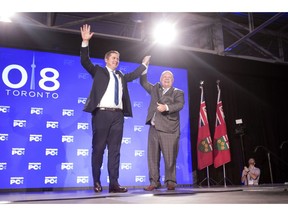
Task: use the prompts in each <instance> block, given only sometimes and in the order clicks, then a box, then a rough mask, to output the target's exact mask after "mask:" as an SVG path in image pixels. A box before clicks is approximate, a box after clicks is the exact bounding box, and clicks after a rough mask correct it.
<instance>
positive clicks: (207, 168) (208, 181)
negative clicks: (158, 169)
mask: <svg viewBox="0 0 288 216" xmlns="http://www.w3.org/2000/svg"><path fill="white" fill-rule="evenodd" d="M206 172H207V185H208V187H210V177H209V167H208V166H207V167H206Z"/></svg>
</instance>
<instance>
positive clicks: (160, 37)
mask: <svg viewBox="0 0 288 216" xmlns="http://www.w3.org/2000/svg"><path fill="white" fill-rule="evenodd" d="M154 38H155V40H156V42H157V43H160V44H163V45H168V44H170V43H172V42H173V41H174V40H175V38H176V29H175V25H174V24H172V23H168V22H162V23H160V24H159V25H157V26H156V28H155V30H154Z"/></svg>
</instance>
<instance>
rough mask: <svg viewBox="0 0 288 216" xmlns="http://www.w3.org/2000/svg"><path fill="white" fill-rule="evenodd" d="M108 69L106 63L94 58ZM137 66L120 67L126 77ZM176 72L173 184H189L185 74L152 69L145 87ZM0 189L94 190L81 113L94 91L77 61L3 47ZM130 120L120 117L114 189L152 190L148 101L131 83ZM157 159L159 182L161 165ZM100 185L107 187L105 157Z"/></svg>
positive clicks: (87, 123)
mask: <svg viewBox="0 0 288 216" xmlns="http://www.w3.org/2000/svg"><path fill="white" fill-rule="evenodd" d="M91 60H92V62H93V63H94V64H99V65H101V66H105V63H104V60H103V59H96V58H92V59H91ZM138 65H139V64H138V63H131V62H121V63H120V65H119V67H118V69H120V70H121V71H122V72H123V73H127V72H130V71H132V70H134V69H135V68H136V67H137V66H138ZM164 70H171V71H172V72H173V73H174V77H175V82H174V86H175V87H177V88H180V89H182V90H183V91H184V94H185V105H184V108H183V110H182V111H181V112H180V118H181V122H180V126H181V137H180V148H179V155H178V159H177V171H176V172H177V180H178V184H193V176H192V159H191V146H190V124H189V103H188V78H187V70H186V69H182V68H169V67H163V66H155V65H150V66H149V70H148V80H149V81H150V82H151V83H156V82H159V78H160V75H161V73H162V72H163V71H164ZM0 72H1V81H0V189H17V188H65V187H90V186H93V181H92V171H91V147H92V146H91V143H92V132H91V114H90V113H86V112H84V111H83V107H84V104H85V101H86V98H87V96H88V95H89V91H90V89H91V85H92V79H91V77H90V75H89V74H88V73H87V72H86V71H85V69H84V68H83V67H82V66H81V64H80V57H79V56H73V55H64V54H57V53H51V52H41V51H33V50H21V49H12V48H0ZM128 88H129V91H130V97H131V103H132V108H133V118H125V124H124V135H123V139H122V147H121V163H120V178H119V183H120V184H121V185H125V186H144V185H148V184H149V177H148V168H147V167H148V166H147V164H148V162H147V140H148V129H149V126H147V125H145V119H146V115H147V111H148V105H149V102H150V95H148V94H147V93H146V91H145V90H144V89H143V88H142V87H141V85H140V83H139V79H137V80H134V81H133V82H131V83H129V84H128ZM163 160H164V159H163V157H162V158H161V176H162V178H161V181H163V180H164V175H165V173H164V161H163ZM101 181H102V185H103V186H107V185H108V184H109V180H108V172H107V151H105V155H104V160H103V167H102V174H101Z"/></svg>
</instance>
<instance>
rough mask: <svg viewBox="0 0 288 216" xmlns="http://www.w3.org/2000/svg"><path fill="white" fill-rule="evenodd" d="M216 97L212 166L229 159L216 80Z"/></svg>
mask: <svg viewBox="0 0 288 216" xmlns="http://www.w3.org/2000/svg"><path fill="white" fill-rule="evenodd" d="M217 89H218V97H217V109H216V123H215V132H214V139H213V141H214V145H213V147H214V151H213V155H214V167H215V168H217V167H219V166H221V165H224V164H226V163H228V162H230V161H231V155H230V146H229V139H228V136H227V128H226V123H225V116H224V111H223V106H222V100H221V90H220V87H219V82H217Z"/></svg>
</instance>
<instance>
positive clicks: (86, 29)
mask: <svg viewBox="0 0 288 216" xmlns="http://www.w3.org/2000/svg"><path fill="white" fill-rule="evenodd" d="M90 28H91V27H90V25H87V24H85V25H83V27H80V31H81V36H82V40H83V41H85V42H88V41H89V40H90V39H91V37H92V36H93V34H94V32H90Z"/></svg>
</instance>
